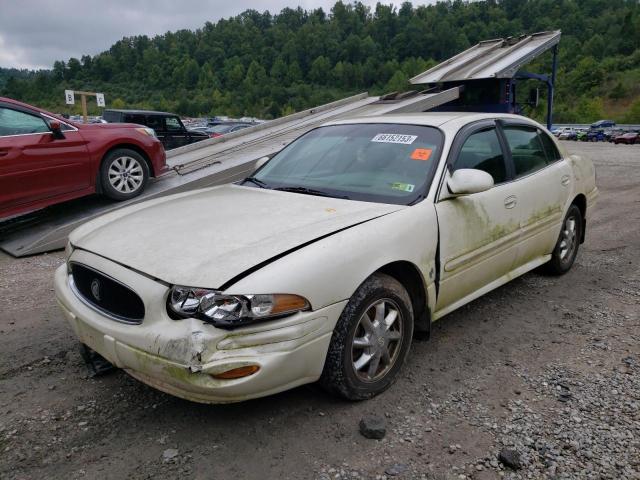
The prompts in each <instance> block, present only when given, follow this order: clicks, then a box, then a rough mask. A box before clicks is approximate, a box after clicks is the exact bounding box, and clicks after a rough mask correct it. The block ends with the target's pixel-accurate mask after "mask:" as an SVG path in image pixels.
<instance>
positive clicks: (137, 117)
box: [124, 114, 145, 125]
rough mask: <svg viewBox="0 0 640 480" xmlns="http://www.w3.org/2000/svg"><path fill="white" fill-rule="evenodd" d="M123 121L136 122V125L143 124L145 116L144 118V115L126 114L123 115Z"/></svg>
mask: <svg viewBox="0 0 640 480" xmlns="http://www.w3.org/2000/svg"><path fill="white" fill-rule="evenodd" d="M124 122H125V123H137V124H138V125H144V124H145V118H144V115H132V114H127V115H125V116H124Z"/></svg>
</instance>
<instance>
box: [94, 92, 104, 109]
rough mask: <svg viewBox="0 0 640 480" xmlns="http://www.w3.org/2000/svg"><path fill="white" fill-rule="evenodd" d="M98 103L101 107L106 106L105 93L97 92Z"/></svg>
mask: <svg viewBox="0 0 640 480" xmlns="http://www.w3.org/2000/svg"><path fill="white" fill-rule="evenodd" d="M96 103H97V104H98V106H99V107H104V106H105V104H104V93H96Z"/></svg>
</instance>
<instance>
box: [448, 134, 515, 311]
mask: <svg viewBox="0 0 640 480" xmlns="http://www.w3.org/2000/svg"><path fill="white" fill-rule="evenodd" d="M460 168H475V169H478V170H483V171H485V172H487V173H489V174H490V175H491V176H492V177H493V180H494V187H492V188H491V189H489V190H486V191H484V192H479V193H474V194H470V195H464V196H457V197H452V196H451V194H450V192H449V191H448V188H447V179H448V178H450V175H451V174H452V173H453V172H454V171H455V170H457V169H460ZM511 170H512V167H511V164H510V162H507V161H506V156H505V147H504V144H503V141H502V140H501V138H500V137H499V136H498V132H497V130H496V126H495V122H494V121H484V122H480V123H476V124H472V125H471V126H469V127H466V128H465V129H463V130H462V131H461V132H460V133H459V134H458V137H457V138H456V140H455V141H454V144H453V146H452V150H451V154H450V155H449V159H448V162H447V167H446V172H445V181H444V184H443V185H442V187H441V190H440V193H439V200H438V201H437V203H436V212H437V215H438V225H439V229H440V267H439V268H440V284H439V292H438V298H437V302H436V309H435V310H436V316H442V315H444V314H446V313H448V312H449V311H452V310H454V309H455V308H457V307H458V306H460V305H462V304H464V303H466V302H467V301H469V300H471V299H473V298H475V297H477V296H479V295H481V294H483V293H485V292H486V291H489V290H491V289H492V288H493V287H494V286H495V285H493V286H492V285H490V284H491V283H492V282H495V281H496V280H498V279H499V278H500V277H502V276H504V275H506V274H507V273H509V272H510V271H511V270H512V268H513V265H514V263H515V259H516V254H517V248H518V240H519V236H520V214H519V211H520V205H519V204H518V201H519V199H518V191H517V186H516V185H514V182H511V181H510V180H511V178H512V172H511Z"/></svg>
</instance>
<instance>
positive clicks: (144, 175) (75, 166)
mask: <svg viewBox="0 0 640 480" xmlns="http://www.w3.org/2000/svg"><path fill="white" fill-rule="evenodd" d="M165 162H166V156H165V152H164V148H163V146H162V143H160V141H158V139H157V138H156V136H155V133H154V131H153V130H151V129H150V128H147V127H143V126H141V125H134V124H128V123H119V124H115V123H114V124H87V125H85V124H76V123H74V122H71V121H69V120H66V119H62V118H59V117H58V116H56V115H54V114H53V113H49V112H46V111H44V110H41V109H39V108H36V107H33V106H31V105H27V104H25V103H22V102H18V101H16V100H11V99H9V98H3V97H0V219H3V218H8V217H12V216H15V215H19V214H23V213H27V212H30V211H33V210H37V209H40V208H44V207H46V206H49V205H52V204H54V203H59V202H63V201H66V200H71V199H72V198H77V197H82V196H84V195H89V194H92V193H96V192H97V193H100V194H103V195H106V196H107V197H109V198H112V199H113V200H127V199H129V198H132V197H135V196H136V195H139V194H140V193H141V192H142V190H143V189H144V187H145V185H146V183H147V181H148V179H149V177H155V176H158V175H160V174H161V173H163V172H165V171H166V168H167V167H166V163H165Z"/></svg>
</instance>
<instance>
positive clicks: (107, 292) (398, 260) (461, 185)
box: [54, 112, 598, 403]
mask: <svg viewBox="0 0 640 480" xmlns="http://www.w3.org/2000/svg"><path fill="white" fill-rule="evenodd" d="M452 139H454V140H453V141H451V140H452ZM265 162H266V163H265ZM258 163H259V164H261V167H258V170H257V171H256V172H254V173H253V175H252V176H250V177H248V178H246V179H245V180H244V181H243V182H240V183H239V184H232V185H222V186H218V187H212V188H206V189H202V190H195V191H192V192H183V193H180V194H178V195H172V196H167V197H162V198H157V199H154V200H151V201H149V202H145V203H143V204H139V205H135V206H133V207H129V208H123V209H120V210H118V211H116V212H112V213H110V214H108V215H107V216H104V217H99V218H96V219H94V220H91V221H89V222H87V223H85V224H84V225H83V226H81V227H80V228H78V229H77V230H75V231H74V232H72V233H71V235H69V244H68V247H67V250H66V251H67V259H66V263H65V264H63V265H61V266H60V267H59V268H58V270H57V271H56V274H55V281H54V285H55V292H56V297H57V299H58V304H59V305H60V306H61V308H62V311H63V312H64V315H65V317H66V318H67V320H68V321H69V323H70V325H71V327H72V328H73V331H74V332H75V334H76V335H77V337H78V338H79V340H80V341H81V342H83V343H84V344H85V345H86V346H88V347H89V348H90V349H92V350H94V351H96V352H97V353H98V354H100V355H102V356H103V357H105V358H106V359H107V360H108V361H109V362H111V363H113V364H115V365H116V366H117V367H120V368H123V369H124V370H125V371H126V372H127V373H128V374H130V375H132V376H133V377H135V378H136V379H138V380H140V381H142V382H144V383H146V384H148V385H150V386H152V387H154V388H157V389H159V390H162V391H164V392H167V393H170V394H172V395H177V396H179V397H183V398H186V399H189V400H193V401H197V402H207V403H227V402H238V401H241V400H246V399H249V398H254V397H260V396H264V395H270V394H273V393H276V392H280V391H283V390H287V389H290V388H293V387H296V386H299V385H302V384H305V383H310V382H314V381H317V380H319V382H320V384H321V385H322V386H324V387H325V388H326V389H327V390H329V391H331V392H333V393H335V394H337V395H340V396H342V397H344V398H347V399H350V400H364V399H367V398H371V397H373V396H374V395H377V394H379V393H380V392H383V391H384V390H386V389H387V388H389V387H390V386H391V385H392V384H393V382H394V381H395V380H396V379H397V378H398V377H400V376H402V373H401V372H402V368H403V365H404V364H405V362H406V360H407V357H408V355H409V351H410V347H411V342H412V338H413V335H414V332H419V333H420V335H421V336H423V338H424V337H426V336H428V334H429V332H430V328H431V325H432V322H434V321H435V320H437V319H439V318H441V317H443V316H445V315H446V314H448V313H449V312H452V311H454V310H456V309H457V308H459V307H461V306H462V305H465V304H467V303H469V302H471V301H472V300H474V299H476V298H478V297H480V296H481V295H484V294H485V293H487V292H489V291H491V290H493V289H495V288H497V287H499V286H501V285H503V284H505V283H507V282H508V281H510V280H512V279H514V278H516V277H518V276H520V275H523V274H524V273H526V272H528V271H530V270H532V269H534V268H537V267H540V266H542V265H544V266H545V268H546V270H547V271H548V272H549V273H552V274H556V275H560V274H563V273H565V272H567V271H569V269H570V268H571V266H572V265H573V263H574V260H575V258H576V255H577V254H578V249H579V247H580V244H581V243H582V242H583V241H584V239H585V228H586V227H587V226H588V225H589V220H588V219H589V218H590V216H591V214H592V209H593V207H594V205H595V201H596V198H597V195H598V190H597V188H596V185H595V171H594V167H593V164H592V163H591V162H590V161H589V160H588V159H586V158H582V157H580V156H577V155H571V156H569V155H568V154H567V153H566V152H564V150H563V149H562V148H561V146H559V145H558V144H557V143H556V140H555V138H553V136H551V135H549V134H548V133H547V131H546V130H545V129H544V127H542V126H541V125H540V124H538V123H536V122H534V121H532V120H529V119H527V118H525V117H521V116H516V115H507V114H477V113H458V112H456V113H435V114H430V113H423V114H406V115H402V114H398V115H385V116H379V117H363V118H360V119H342V120H338V121H335V122H332V123H330V124H327V125H324V126H322V127H319V128H316V129H313V130H311V131H310V132H308V133H306V134H305V135H303V136H301V137H300V138H298V139H297V140H295V141H293V142H292V143H290V144H289V145H288V146H286V147H285V148H284V149H283V150H281V151H280V152H279V153H277V154H276V155H275V156H274V157H273V158H271V159H270V160H269V159H268V158H263V159H261V160H260V161H259V162H258ZM141 224H143V225H144V228H140V225H141ZM461 232H463V233H464V234H461ZM569 283H570V282H566V285H569ZM558 288H568V287H567V286H564V287H563V286H561V285H560V284H558ZM460 348H461V349H463V348H464V345H460Z"/></svg>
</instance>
